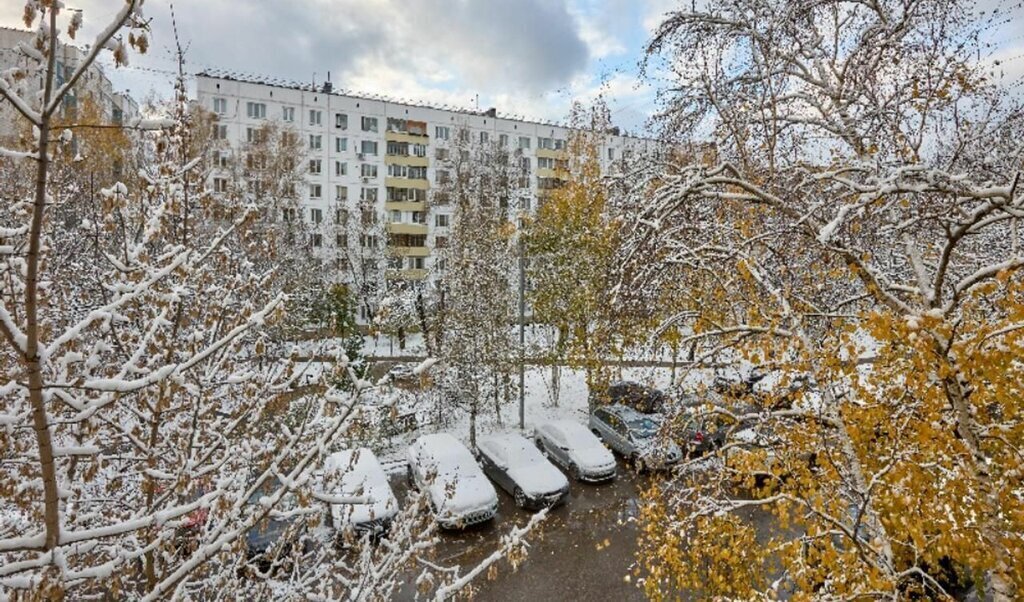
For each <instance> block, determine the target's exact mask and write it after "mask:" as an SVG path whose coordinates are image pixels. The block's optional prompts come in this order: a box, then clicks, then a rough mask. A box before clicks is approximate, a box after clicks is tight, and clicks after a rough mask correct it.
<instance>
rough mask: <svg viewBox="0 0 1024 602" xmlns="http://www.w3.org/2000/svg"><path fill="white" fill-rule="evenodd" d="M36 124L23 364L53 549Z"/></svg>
mask: <svg viewBox="0 0 1024 602" xmlns="http://www.w3.org/2000/svg"><path fill="white" fill-rule="evenodd" d="M56 39H57V13H56V11H53V10H51V11H50V54H49V57H48V58H47V68H46V85H45V89H44V92H43V106H44V107H45V106H46V105H48V104H49V102H50V95H51V92H52V86H53V75H54V63H55V61H56ZM41 117H42V119H41V120H40V124H39V148H38V151H39V157H38V159H37V161H38V164H37V166H36V190H35V198H34V201H33V204H32V225H31V226H30V229H29V239H28V252H27V253H26V255H25V263H26V266H25V355H24V359H25V367H26V371H27V372H28V396H29V403H30V404H31V406H32V424H33V430H34V431H35V435H36V444H37V445H38V447H39V468H40V473H41V474H40V477H41V478H42V481H43V515H44V520H45V525H46V535H45V539H44V548H45V549H46V550H52V549H54V548H55V547H57V545H58V544H59V543H60V498H59V496H58V487H57V470H56V466H55V465H54V461H53V441H52V438H51V433H50V420H49V416H48V415H47V412H46V401H45V399H44V398H43V372H42V361H41V358H40V356H39V348H40V342H39V335H40V333H39V317H38V316H39V263H40V261H39V260H40V257H39V254H40V249H41V248H42V238H43V214H44V212H45V211H46V197H47V194H46V180H47V176H48V172H49V167H50V159H49V153H50V116H49V115H48V114H46V113H45V112H43V113H42V115H41Z"/></svg>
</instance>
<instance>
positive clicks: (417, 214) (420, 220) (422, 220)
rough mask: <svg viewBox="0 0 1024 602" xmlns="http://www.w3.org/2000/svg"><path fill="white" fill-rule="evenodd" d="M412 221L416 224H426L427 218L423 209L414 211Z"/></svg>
mask: <svg viewBox="0 0 1024 602" xmlns="http://www.w3.org/2000/svg"><path fill="white" fill-rule="evenodd" d="M412 223H414V224H426V223H427V218H426V216H425V215H424V213H423V212H422V211H413V212H412Z"/></svg>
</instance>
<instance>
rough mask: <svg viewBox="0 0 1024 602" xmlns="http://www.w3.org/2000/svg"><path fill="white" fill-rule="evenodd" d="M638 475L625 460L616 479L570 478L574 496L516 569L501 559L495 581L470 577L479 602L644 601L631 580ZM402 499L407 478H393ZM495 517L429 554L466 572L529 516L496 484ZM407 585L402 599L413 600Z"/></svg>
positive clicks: (445, 536) (447, 538) (447, 535)
mask: <svg viewBox="0 0 1024 602" xmlns="http://www.w3.org/2000/svg"><path fill="white" fill-rule="evenodd" d="M643 479H646V477H638V476H636V475H634V474H633V473H632V472H631V471H630V470H628V469H624V468H623V467H622V466H621V464H620V467H619V475H618V477H616V479H615V480H613V481H611V482H608V483H604V484H597V485H591V484H586V483H579V482H576V481H573V482H572V483H571V485H570V487H571V490H570V494H569V499H568V500H566V502H565V503H564V504H562V505H560V506H559V507H557V508H554V509H553V510H551V512H550V514H549V516H548V517H547V518H546V519H545V520H544V522H542V523H541V524H540V525H538V526H537V527H536V528H535V529H534V531H533V532H531V534H530V535H529V536H528V538H527V541H528V542H529V543H530V546H529V555H528V557H527V559H526V561H525V562H523V563H522V564H521V565H520V566H519V570H518V571H517V572H513V571H512V569H511V567H510V565H509V563H508V562H507V561H506V560H502V561H500V562H499V563H498V565H497V567H498V569H497V570H498V574H497V577H496V578H495V579H494V580H487V579H486V578H485V577H483V576H481V577H480V578H478V579H477V580H475V581H474V582H473V587H474V600H479V601H489V600H495V601H499V600H500V601H502V602H511V601H516V600H529V601H531V602H539V601H544V600H574V599H575V600H622V601H627V600H644V599H645V597H644V596H643V593H642V592H641V591H640V590H639V589H638V588H637V587H636V585H635V582H634V581H632V580H627V576H629V575H630V572H631V568H632V566H633V563H634V553H635V551H636V525H635V523H634V521H633V520H632V519H633V518H635V516H636V511H637V502H636V499H637V495H638V488H639V487H641V486H642V485H641V483H640V481H641V480H643ZM392 487H394V489H395V493H396V494H397V495H398V497H399V498H400V499H401V498H403V497H404V495H405V491H406V485H405V479H404V477H403V476H401V475H398V476H396V477H395V478H393V479H392ZM498 500H499V503H498V514H497V516H495V517H494V519H493V520H491V521H488V522H487V523H485V524H483V525H478V526H476V527H472V528H470V529H467V530H465V531H461V532H443V533H442V535H441V542H440V543H439V544H438V545H437V546H436V547H435V548H434V550H432V559H433V560H434V561H435V562H437V563H440V564H442V565H446V566H452V565H461V566H462V567H463V568H464V569H469V568H472V567H473V566H475V565H476V564H477V563H479V562H480V561H481V560H483V559H484V558H486V557H487V556H489V555H490V554H491V553H492V552H494V550H495V549H496V548H497V546H498V541H499V539H500V537H501V536H502V535H503V534H505V533H507V532H508V531H509V530H510V529H511V528H512V526H513V525H522V524H524V523H526V521H528V520H529V519H530V513H529V512H527V511H526V510H521V509H519V508H517V507H516V506H515V504H514V503H513V501H512V498H511V496H509V495H508V494H507V493H505V492H504V491H503V490H501V489H500V488H499V489H498ZM413 594H414V592H413V589H412V587H411V586H410V587H409V588H407V589H406V590H404V591H403V592H401V593H400V595H399V597H398V599H399V600H412V599H413V597H414V596H413Z"/></svg>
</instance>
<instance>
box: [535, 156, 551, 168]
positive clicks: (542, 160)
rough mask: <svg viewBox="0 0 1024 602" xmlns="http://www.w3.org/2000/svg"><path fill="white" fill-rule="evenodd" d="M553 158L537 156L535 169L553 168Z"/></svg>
mask: <svg viewBox="0 0 1024 602" xmlns="http://www.w3.org/2000/svg"><path fill="white" fill-rule="evenodd" d="M554 168H555V160H554V159H549V158H547V157H537V169H554Z"/></svg>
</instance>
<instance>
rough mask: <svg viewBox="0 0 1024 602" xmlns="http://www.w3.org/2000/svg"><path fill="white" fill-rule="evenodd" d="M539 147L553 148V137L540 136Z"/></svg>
mask: <svg viewBox="0 0 1024 602" xmlns="http://www.w3.org/2000/svg"><path fill="white" fill-rule="evenodd" d="M537 148H546V149H549V150H550V149H551V148H554V144H553V143H552V142H551V138H541V137H540V136H538V137H537Z"/></svg>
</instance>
